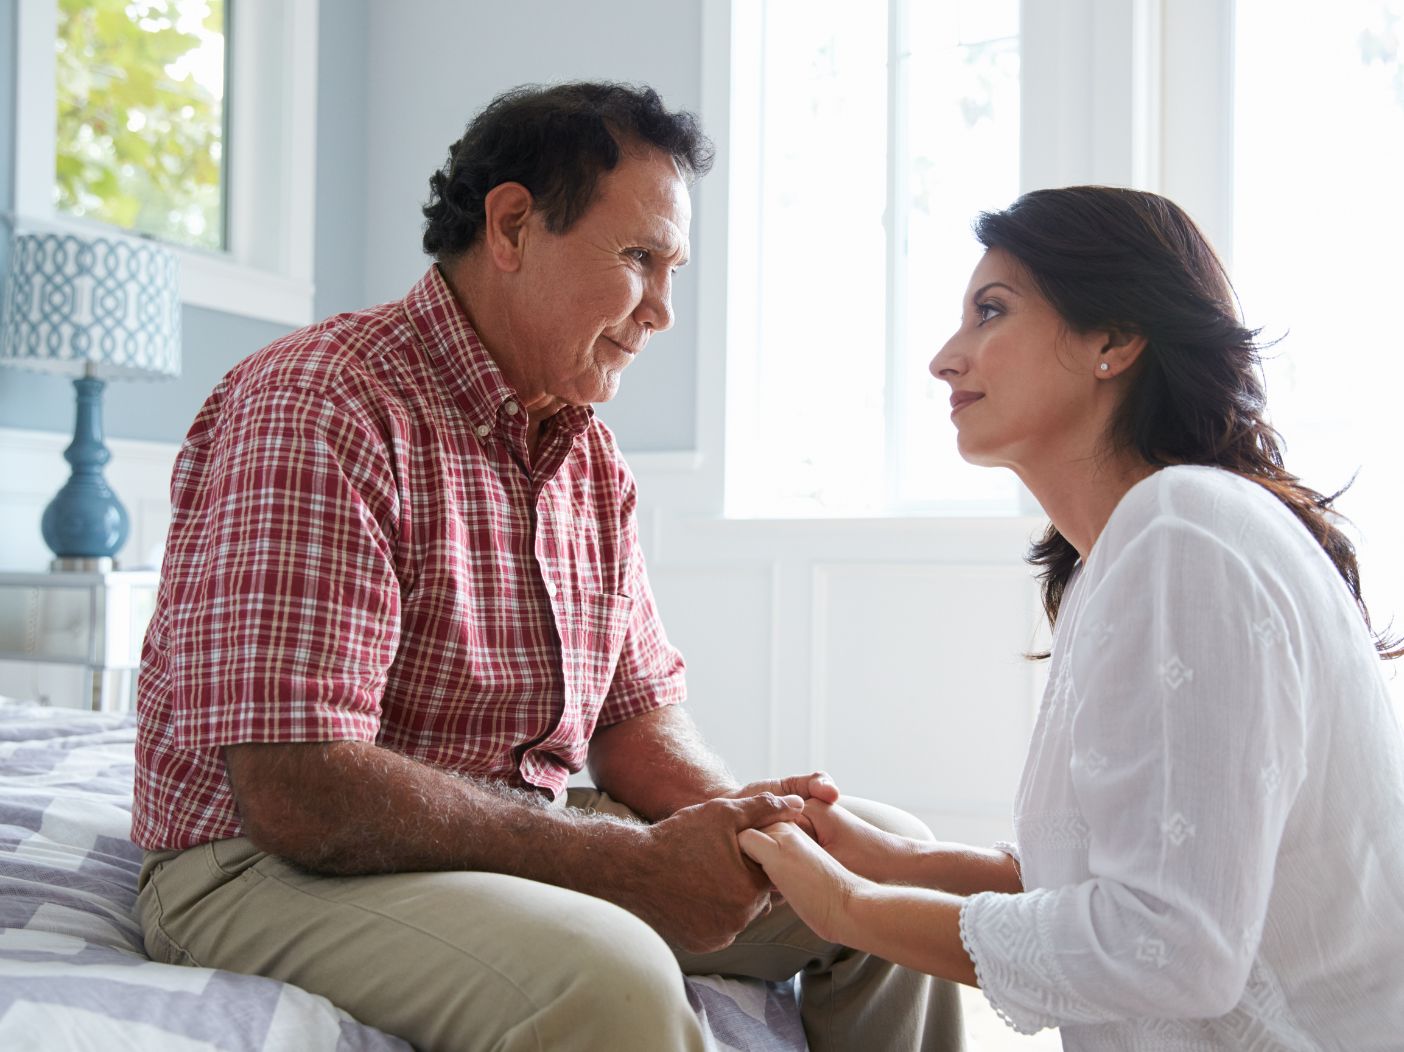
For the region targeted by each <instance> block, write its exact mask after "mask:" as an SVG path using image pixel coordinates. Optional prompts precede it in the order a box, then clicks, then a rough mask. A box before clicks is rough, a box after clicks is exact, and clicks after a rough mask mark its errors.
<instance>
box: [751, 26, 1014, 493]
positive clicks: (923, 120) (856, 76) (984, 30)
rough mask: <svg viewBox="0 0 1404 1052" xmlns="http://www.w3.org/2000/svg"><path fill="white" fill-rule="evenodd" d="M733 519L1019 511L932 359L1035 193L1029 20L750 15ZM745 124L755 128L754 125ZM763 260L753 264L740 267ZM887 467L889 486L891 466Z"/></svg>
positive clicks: (1006, 477)
mask: <svg viewBox="0 0 1404 1052" xmlns="http://www.w3.org/2000/svg"><path fill="white" fill-rule="evenodd" d="M733 13H734V16H735V17H736V20H737V22H736V28H735V34H736V36H737V47H736V52H735V55H734V57H733V60H732V61H733V68H732V76H733V84H734V89H733V90H735V91H736V92H737V95H738V99H739V100H754V105H753V106H747V105H745V103H744V102H743V103H742V104H741V105H740V106H737V105H735V104H734V105H733V110H732V119H733V122H734V123H733V128H732V142H731V148H732V155H733V159H732V165H733V171H737V170H738V169H741V167H742V166H745V170H746V171H747V173H748V174H747V175H746V176H743V177H740V178H738V179H736V180H735V182H733V187H732V195H731V201H732V209H733V226H732V230H733V242H732V261H733V265H737V264H739V265H740V266H742V267H745V268H748V270H750V271H753V275H754V276H753V281H747V282H741V283H736V284H734V285H733V287H734V288H744V287H746V286H749V294H747V293H746V292H743V293H742V296H741V297H740V298H739V301H737V299H738V298H736V297H733V303H732V304H731V309H732V310H733V311H738V312H740V313H741V314H743V315H744V316H745V317H746V319H747V320H746V322H745V323H743V325H742V327H741V330H742V331H743V332H744V331H747V330H748V331H749V333H750V335H751V337H752V341H751V346H750V347H748V348H746V349H745V350H742V349H741V348H736V347H733V348H732V349H731V353H730V354H729V356H728V376H727V382H728V387H729V391H728V408H729V413H728V419H727V428H728V448H729V449H730V450H733V451H736V453H737V455H735V456H731V457H728V461H727V462H728V472H727V476H728V477H727V504H728V507H729V508H730V509H733V510H741V511H742V512H743V513H745V514H761V515H834V514H847V515H854V514H856V515H865V514H873V513H880V512H884V511H892V510H902V511H922V510H929V509H932V508H944V509H946V510H958V511H963V512H967V513H977V512H989V511H1010V510H1013V508H1014V507H1015V504H1016V500H1017V490H1018V487H1017V484H1016V482H1015V480H1014V478H1013V476H1012V475H1010V474H1008V473H1005V472H991V471H980V470H978V469H975V468H972V467H970V466H969V465H967V464H965V463H964V462H963V461H961V460H960V458H959V457H958V456H957V455H956V453H955V448H954V443H953V442H952V441H951V439H950V435H949V434H948V433H947V432H948V431H949V423H948V420H947V416H948V410H947V409H946V395H945V392H944V385H941V384H937V383H936V381H934V380H932V379H931V378H930V377H929V376H928V375H927V372H926V367H927V363H928V362H929V361H930V359H931V358H932V356H933V355H934V354H935V353H936V351H937V350H938V349H939V348H940V346H941V344H942V343H943V342H944V341H945V339H946V337H947V336H949V335H950V333H951V332H952V331H953V330H954V328H955V325H956V320H957V318H958V316H959V310H960V299H961V292H962V291H963V290H964V288H965V283H966V280H967V279H968V278H969V275H970V270H971V269H972V268H973V266H974V265H975V263H976V261H977V260H978V258H979V255H980V249H979V246H978V245H977V244H976V242H975V240H974V238H973V237H972V235H971V233H970V221H971V219H972V217H973V216H974V215H975V213H976V212H978V211H979V210H980V209H982V208H992V207H999V206H1001V205H1004V204H1007V203H1009V202H1010V201H1012V200H1013V199H1014V197H1015V196H1017V193H1018V189H1019V140H1020V127H1019V111H1020V104H1019V62H1020V48H1019V4H1018V2H1017V0H963V2H959V3H949V4H926V3H912V2H910V0H891V2H890V3H889V4H888V5H886V9H885V10H884V8H883V7H880V6H878V5H868V4H852V3H845V2H843V0H826V2H822V3H820V2H814V0H766V2H764V3H760V4H754V5H734V7H733ZM747 111H749V112H747ZM745 256H749V257H750V259H749V260H745V261H743V260H742V257H745ZM881 465H886V469H885V470H884V469H882V468H881V467H880V466H881Z"/></svg>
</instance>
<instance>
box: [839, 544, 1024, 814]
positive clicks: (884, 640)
mask: <svg viewBox="0 0 1404 1052" xmlns="http://www.w3.org/2000/svg"><path fill="white" fill-rule="evenodd" d="M814 573H815V584H814V611H813V626H814V628H813V632H814V673H813V683H814V708H815V732H814V755H815V757H816V759H817V760H818V763H819V765H820V766H822V767H824V768H825V769H827V770H828V771H829V772H830V773H831V774H833V775H834V778H835V780H836V781H837V782H838V784H839V785H840V786H841V787H844V788H845V789H847V790H848V791H850V792H853V793H854V794H856V795H858V796H866V797H871V798H874V799H878V800H885V801H887V802H889V803H894V804H900V805H901V806H903V807H904V808H906V809H907V810H909V811H912V812H913V813H915V814H917V815H919V816H920V817H922V818H923V819H924V820H925V821H926V822H927V824H928V825H930V826H932V828H933V829H934V830H935V831H936V834H937V836H939V837H941V838H943V839H958V838H957V837H956V836H955V835H954V834H953V833H952V832H951V830H950V827H951V824H952V820H958V822H959V824H960V825H961V827H962V829H968V828H969V827H970V826H971V825H972V824H987V825H988V826H989V831H990V832H992V833H996V834H1000V835H1002V836H1003V837H1004V838H1006V839H1007V838H1008V828H1009V816H1010V803H1011V801H1012V799H1013V792H1014V788H1015V787H1016V786H1017V784H1018V780H1019V774H1020V772H1021V770H1022V768H1023V755H1024V745H1025V744H1026V743H1027V742H1028V739H1029V735H1030V733H1031V732H1032V729H1033V718H1034V715H1035V713H1036V711H1037V700H1038V699H1037V697H1036V692H1037V691H1038V689H1039V687H1040V678H1039V677H1038V675H1037V671H1038V670H1036V669H1035V668H1033V667H1032V666H1031V665H1030V662H1029V661H1028V659H1027V658H1025V657H1024V656H1023V655H1024V654H1025V653H1026V652H1027V650H1028V647H1029V645H1030V643H1031V642H1032V633H1031V631H1030V630H1031V627H1032V625H1033V621H1034V617H1035V612H1034V610H1033V603H1034V602H1035V601H1036V595H1035V594H1034V591H1033V589H1031V588H1030V579H1029V574H1028V571H1027V570H1026V569H1024V568H1023V567H1020V566H1017V565H1009V564H1007V563H1006V564H1003V565H968V566H964V565H959V566H952V565H933V564H930V563H927V564H906V565H902V564H893V565H872V564H863V563H846V564H829V565H820V566H816V567H815V571H814Z"/></svg>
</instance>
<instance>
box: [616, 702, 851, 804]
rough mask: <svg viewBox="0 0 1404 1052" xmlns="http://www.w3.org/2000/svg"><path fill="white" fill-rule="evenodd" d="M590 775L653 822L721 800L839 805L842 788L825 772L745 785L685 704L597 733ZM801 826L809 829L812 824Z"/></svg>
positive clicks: (623, 802)
mask: <svg viewBox="0 0 1404 1052" xmlns="http://www.w3.org/2000/svg"><path fill="white" fill-rule="evenodd" d="M589 762H590V775H591V777H592V778H593V779H594V781H595V785H596V786H597V787H599V788H600V789H602V790H604V791H605V792H606V793H608V794H609V795H610V796H611V797H613V798H614V799H615V800H617V801H619V802H620V803H621V804H624V805H625V806H626V807H629V808H631V809H632V810H633V811H634V812H635V813H637V814H640V815H643V816H644V817H645V818H649V819H654V820H656V819H660V818H665V817H667V816H668V815H670V814H672V813H673V812H675V811H677V810H679V809H680V808H684V807H688V806H690V805H692V804H696V803H699V802H701V801H703V800H711V799H714V798H715V797H721V796H728V797H733V798H735V797H747V796H753V795H755V794H757V793H774V794H776V795H777V796H789V795H797V796H801V797H804V798H805V799H810V798H814V799H819V800H822V801H824V802H825V803H830V804H831V803H834V802H835V801H837V800H838V798H839V792H838V788H837V787H836V786H835V785H834V783H833V782H832V781H831V780H830V779H829V776H828V775H827V774H825V773H824V772H822V771H815V772H813V773H812V774H801V775H793V776H791V777H788V778H773V779H767V780H765V781H761V782H752V783H750V784H749V785H745V786H743V785H741V783H740V782H738V781H737V780H736V778H735V777H734V776H733V775H732V774H731V772H730V771H728V770H727V769H726V765H725V764H723V763H722V761H721V760H720V759H719V758H718V757H717V755H716V754H715V753H713V752H712V751H711V750H710V749H709V748H707V745H706V744H705V743H704V742H703V740H702V735H701V734H700V733H699V732H698V730H697V725H696V724H694V723H693V722H692V717H690V716H689V715H688V714H687V711H686V709H684V708H683V707H682V706H681V705H669V706H666V707H664V708H661V709H655V710H653V711H652V712H648V713H645V714H644V715H642V716H635V717H634V718H633V719H628V720H624V721H622V722H620V723H615V724H611V725H610V726H608V727H600V728H598V729H596V731H595V734H594V736H593V737H592V738H591V739H590V761H589ZM801 824H802V825H803V826H805V827H806V828H809V823H808V820H801Z"/></svg>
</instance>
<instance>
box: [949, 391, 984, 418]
mask: <svg viewBox="0 0 1404 1052" xmlns="http://www.w3.org/2000/svg"><path fill="white" fill-rule="evenodd" d="M984 397H985V396H984V395H983V394H981V393H980V392H979V391H954V392H952V393H951V416H955V415H956V414H957V413H959V412H960V411H961V410H962V409H964V408H965V407H966V406H968V405H969V404H970V403H971V402H978V401H979V400H980V399H982V398H984Z"/></svg>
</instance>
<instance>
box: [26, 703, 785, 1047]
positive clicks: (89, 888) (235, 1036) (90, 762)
mask: <svg viewBox="0 0 1404 1052" xmlns="http://www.w3.org/2000/svg"><path fill="white" fill-rule="evenodd" d="M135 734H136V732H135V726H134V718H133V717H131V716H118V715H100V714H93V713H84V712H77V711H74V710H67V709H50V708H42V707H40V706H37V705H30V704H25V703H19V702H4V703H0V1049H6V1050H15V1052H19V1050H30V1049H33V1050H44V1052H48V1050H70V1049H94V1050H97V1049H101V1050H103V1052H123V1050H128V1049H130V1050H133V1052H135V1050H141V1052H150V1050H177V1052H196V1050H200V1052H214V1050H220V1052H284V1050H286V1052H317V1050H335V1052H382V1050H390V1049H397V1050H405V1049H408V1047H409V1046H408V1045H406V1044H405V1043H404V1042H403V1041H401V1040H399V1039H398V1038H394V1037H391V1036H389V1035H387V1034H384V1033H382V1032H381V1031H379V1030H375V1029H373V1028H371V1027H368V1026H365V1025H363V1024H361V1023H358V1022H357V1021H356V1020H354V1019H353V1018H351V1016H349V1015H347V1014H346V1013H345V1012H343V1011H341V1010H340V1009H339V1008H337V1007H336V1006H335V1005H333V1004H332V1003H331V1002H330V1001H328V1000H327V999H326V998H323V997H318V996H315V995H313V994H310V993H307V992H306V991H304V990H300V989H298V988H297V987H295V986H290V985H288V984H286V983H281V982H277V981H275V980H272V979H263V978H259V977H258V976H251V975H238V974H235V973H232V972H226V971H220V970H217V969H212V968H185V967H177V966H174V965H166V964H158V963H156V962H154V961H151V960H150V959H148V958H147V956H146V954H145V952H144V950H143V948H142V938H141V929H140V926H139V924H138V923H137V921H136V918H135V907H136V883H137V874H138V872H139V870H140V867H141V852H140V850H139V849H138V848H137V847H136V846H135V845H133V844H132V842H131V841H130V840H129V839H128V835H127V834H128V827H129V823H130V812H131V795H132V763H133V761H132V749H133V744H134V741H135ZM687 984H688V996H689V998H690V999H691V1001H692V1004H693V1007H694V1008H695V1009H696V1010H697V1013H698V1015H699V1017H700V1018H701V1019H702V1021H703V1023H704V1026H705V1028H706V1029H707V1030H708V1032H709V1033H710V1035H711V1041H712V1045H713V1047H714V1048H715V1049H716V1050H717V1052H728V1050H736V1052H802V1050H803V1049H804V1048H805V1041H804V1033H803V1030H802V1029H801V1027H800V1023H799V1014H798V1010H797V1008H796V1005H795V1000H794V994H793V988H792V987H791V986H790V984H773V983H772V984H766V983H760V982H757V981H752V980H745V981H742V980H729V979H724V978H721V977H717V976H700V977H692V978H689V979H688V980H687Z"/></svg>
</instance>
